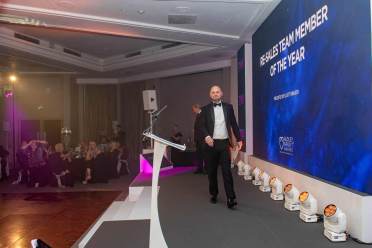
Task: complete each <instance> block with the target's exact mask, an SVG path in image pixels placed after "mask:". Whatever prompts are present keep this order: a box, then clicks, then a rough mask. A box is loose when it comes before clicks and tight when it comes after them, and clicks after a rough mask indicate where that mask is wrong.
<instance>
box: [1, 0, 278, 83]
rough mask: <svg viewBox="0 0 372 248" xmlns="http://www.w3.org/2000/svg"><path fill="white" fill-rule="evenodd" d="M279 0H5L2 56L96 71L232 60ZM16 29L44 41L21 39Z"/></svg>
mask: <svg viewBox="0 0 372 248" xmlns="http://www.w3.org/2000/svg"><path fill="white" fill-rule="evenodd" d="M279 1H280V0H184V1H173V0H135V1H133V0H131V1H130V0H106V1H101V0H44V1H33V0H0V20H2V22H3V24H0V31H1V32H0V57H1V58H8V60H9V58H11V60H9V61H10V62H8V63H7V64H8V67H9V65H10V64H12V63H13V67H14V66H15V65H14V64H17V63H18V64H19V65H18V68H21V67H25V68H26V67H27V65H28V64H30V63H31V62H32V61H34V62H35V63H36V64H37V66H34V67H33V68H38V67H42V66H43V65H45V66H47V67H48V68H49V69H51V70H56V71H74V72H76V73H79V74H82V75H84V76H87V75H91V74H94V75H95V76H97V77H99V76H100V75H101V76H104V77H118V76H123V75H129V74H130V75H135V74H141V73H148V72H154V71H158V70H166V69H170V68H177V67H183V66H190V65H193V64H194V65H195V64H200V63H208V62H213V61H219V60H225V59H230V58H231V57H233V56H234V55H235V53H236V51H237V49H238V48H239V47H240V46H241V45H242V44H244V43H246V42H250V41H251V36H252V34H253V33H254V32H255V30H256V29H257V28H258V27H259V25H260V24H261V23H262V22H263V21H264V20H265V18H266V17H267V16H268V15H269V14H270V13H271V11H272V10H273V9H274V8H275V6H276V5H277V4H278V3H279ZM15 23H16V24H17V25H15ZM19 23H21V24H27V25H19ZM176 23H178V24H176ZM1 29H2V30H1ZM12 32H13V33H14V32H16V33H20V34H22V35H26V36H28V37H33V38H36V39H38V40H40V44H38V46H36V45H35V44H28V43H27V42H26V43H27V44H26V43H25V42H24V41H21V40H16V39H14V37H13V36H14V34H13V33H12ZM173 45H174V46H175V47H172V46H173ZM167 46H169V47H167ZM26 47H27V48H26ZM165 47H166V48H167V49H165ZM65 48H67V49H70V50H73V51H74V52H77V53H78V54H79V56H80V57H77V56H75V57H74V56H72V55H71V54H65V53H63V52H61V51H63V49H65ZM168 48H169V49H168ZM137 52H139V54H137V55H139V56H136V57H130V56H129V55H130V54H136V53H137ZM15 62H16V63H15ZM159 62H161V63H159ZM3 64H4V63H3ZM21 65H22V66H21ZM0 66H1V63H0ZM9 68H10V67H9ZM0 69H1V68H0Z"/></svg>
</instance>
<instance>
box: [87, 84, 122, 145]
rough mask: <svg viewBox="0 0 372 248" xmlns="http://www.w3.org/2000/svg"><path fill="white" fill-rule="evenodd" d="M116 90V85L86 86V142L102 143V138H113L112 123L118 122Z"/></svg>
mask: <svg viewBox="0 0 372 248" xmlns="http://www.w3.org/2000/svg"><path fill="white" fill-rule="evenodd" d="M116 89H117V86H116V85H84V93H83V98H84V99H83V133H84V135H83V137H84V140H86V141H89V140H92V141H97V142H100V138H101V137H102V136H106V137H111V136H112V131H113V130H112V121H115V120H117V116H116V106H117V105H116V98H117V94H116Z"/></svg>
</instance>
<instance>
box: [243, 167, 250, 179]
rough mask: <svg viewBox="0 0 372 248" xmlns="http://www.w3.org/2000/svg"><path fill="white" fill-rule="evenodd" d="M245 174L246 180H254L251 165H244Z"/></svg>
mask: <svg viewBox="0 0 372 248" xmlns="http://www.w3.org/2000/svg"><path fill="white" fill-rule="evenodd" d="M243 172H244V180H246V181H249V180H252V174H251V173H252V166H250V165H249V164H244V167H243Z"/></svg>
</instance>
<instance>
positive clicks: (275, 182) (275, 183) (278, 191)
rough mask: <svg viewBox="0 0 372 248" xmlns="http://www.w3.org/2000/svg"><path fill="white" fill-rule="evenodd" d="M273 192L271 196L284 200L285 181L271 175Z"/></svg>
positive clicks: (277, 199) (276, 199) (275, 199)
mask: <svg viewBox="0 0 372 248" xmlns="http://www.w3.org/2000/svg"><path fill="white" fill-rule="evenodd" d="M270 186H271V194H270V197H271V199H273V200H274V201H282V200H283V199H284V196H283V183H282V181H280V179H279V178H277V177H271V179H270Z"/></svg>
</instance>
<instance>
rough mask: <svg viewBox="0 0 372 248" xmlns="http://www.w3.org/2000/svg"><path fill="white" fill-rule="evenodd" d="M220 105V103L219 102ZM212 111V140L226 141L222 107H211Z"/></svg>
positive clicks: (226, 135) (226, 134) (227, 135)
mask: <svg viewBox="0 0 372 248" xmlns="http://www.w3.org/2000/svg"><path fill="white" fill-rule="evenodd" d="M219 103H220V102H219ZM213 110H214V131H213V139H228V138H229V134H228V133H227V128H226V122H225V115H224V114H223V108H222V106H216V107H213Z"/></svg>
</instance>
